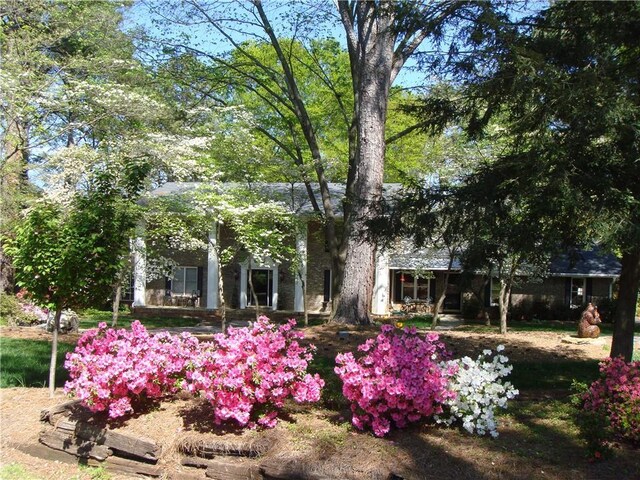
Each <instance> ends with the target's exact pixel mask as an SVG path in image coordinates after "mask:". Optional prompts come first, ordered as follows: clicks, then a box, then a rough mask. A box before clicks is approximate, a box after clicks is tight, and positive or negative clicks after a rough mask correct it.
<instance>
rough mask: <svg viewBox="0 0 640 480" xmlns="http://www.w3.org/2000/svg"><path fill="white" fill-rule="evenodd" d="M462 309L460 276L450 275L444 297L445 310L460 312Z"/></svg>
mask: <svg viewBox="0 0 640 480" xmlns="http://www.w3.org/2000/svg"><path fill="white" fill-rule="evenodd" d="M461 307H462V295H461V292H460V275H459V274H449V282H448V283H447V290H446V293H445V296H444V306H443V310H449V311H455V312H459V311H460V309H461Z"/></svg>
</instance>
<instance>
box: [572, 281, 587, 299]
mask: <svg viewBox="0 0 640 480" xmlns="http://www.w3.org/2000/svg"><path fill="white" fill-rule="evenodd" d="M586 292H587V279H586V278H572V279H571V305H583V304H585V303H586V297H585V296H586Z"/></svg>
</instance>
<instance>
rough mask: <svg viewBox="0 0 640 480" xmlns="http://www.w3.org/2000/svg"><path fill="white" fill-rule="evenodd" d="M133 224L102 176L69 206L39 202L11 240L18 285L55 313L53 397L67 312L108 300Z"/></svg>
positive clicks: (114, 192)
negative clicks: (61, 320)
mask: <svg viewBox="0 0 640 480" xmlns="http://www.w3.org/2000/svg"><path fill="white" fill-rule="evenodd" d="M134 225H135V222H134V215H133V213H132V212H131V209H130V204H128V203H126V202H123V201H122V199H121V196H120V193H119V192H117V191H116V190H115V189H113V187H112V180H111V179H109V178H107V177H103V178H102V179H100V180H99V181H97V182H95V183H94V184H93V185H92V186H91V188H90V189H89V190H88V191H87V192H85V193H83V194H80V193H78V194H77V195H76V196H75V197H74V198H73V200H72V201H71V203H70V205H69V206H68V207H66V208H65V207H64V206H62V205H61V204H60V203H54V202H51V201H46V200H44V201H40V202H37V203H36V204H35V205H34V206H33V207H31V208H30V209H29V210H28V211H27V213H26V215H25V217H24V219H23V221H22V222H21V223H20V225H19V226H18V227H17V228H16V231H15V238H14V239H11V240H10V241H9V244H8V248H7V251H8V253H9V255H11V258H12V259H13V263H14V266H15V269H16V279H17V284H18V285H19V286H20V287H23V288H26V289H27V290H28V291H29V292H30V293H31V294H32V296H33V298H34V299H35V300H36V301H37V302H38V303H39V304H41V305H46V306H48V307H49V308H51V309H52V310H53V311H54V312H55V317H54V329H53V343H52V350H51V366H50V370H49V391H50V394H51V395H52V396H53V392H54V390H55V367H56V355H57V345H58V330H59V329H60V316H61V314H62V311H63V310H64V309H65V308H76V307H87V306H91V305H95V304H101V303H104V301H105V300H106V299H108V298H109V296H110V293H111V289H112V287H113V284H114V280H115V279H116V278H117V276H118V274H119V272H120V270H121V263H122V261H123V259H124V258H126V251H127V248H128V240H129V237H130V235H131V229H132V228H133V226H134Z"/></svg>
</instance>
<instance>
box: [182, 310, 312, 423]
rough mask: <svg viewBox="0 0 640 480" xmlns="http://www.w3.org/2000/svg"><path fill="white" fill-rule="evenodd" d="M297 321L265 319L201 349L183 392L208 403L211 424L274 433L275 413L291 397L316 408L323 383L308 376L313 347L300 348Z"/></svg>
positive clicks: (219, 336) (260, 319) (202, 346)
mask: <svg viewBox="0 0 640 480" xmlns="http://www.w3.org/2000/svg"><path fill="white" fill-rule="evenodd" d="M295 324H296V322H295V320H289V322H288V323H287V324H284V325H280V326H276V325H274V324H272V323H270V322H269V319H268V318H267V317H265V316H262V317H260V318H259V319H258V320H257V321H256V322H255V323H253V324H252V326H250V327H247V328H229V330H228V333H227V334H218V335H216V336H215V337H214V340H213V341H212V342H211V343H209V344H204V343H203V344H201V348H200V350H199V352H198V355H196V356H195V357H194V358H193V359H192V362H191V365H190V368H189V369H187V372H186V378H185V380H184V382H183V387H184V388H185V389H186V390H188V391H190V392H192V393H194V394H200V395H202V396H203V397H204V398H206V399H207V400H208V401H209V402H210V403H211V405H212V407H213V415H214V421H215V423H216V424H221V423H223V422H227V421H234V422H236V423H238V424H239V425H241V426H249V427H253V426H255V425H256V423H257V425H260V426H263V427H273V426H275V424H276V423H277V415H278V410H279V409H281V408H282V407H283V405H284V401H285V400H286V399H287V398H289V397H292V398H293V400H295V401H296V402H298V403H302V402H317V401H318V400H320V392H321V389H322V387H323V386H324V381H323V380H322V379H321V378H320V377H319V376H318V375H317V374H316V375H310V374H309V373H307V367H308V365H309V362H310V361H311V360H312V358H313V352H314V351H315V347H314V346H313V345H311V346H308V347H303V346H301V345H300V344H299V342H298V340H299V339H301V338H302V337H303V334H302V332H299V331H295V330H293V327H294V326H295Z"/></svg>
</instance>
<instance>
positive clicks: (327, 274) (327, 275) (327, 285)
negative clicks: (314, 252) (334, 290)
mask: <svg viewBox="0 0 640 480" xmlns="http://www.w3.org/2000/svg"><path fill="white" fill-rule="evenodd" d="M323 287H324V288H323V294H324V295H323V300H324V301H325V302H329V301H331V270H325V271H324V285H323Z"/></svg>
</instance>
